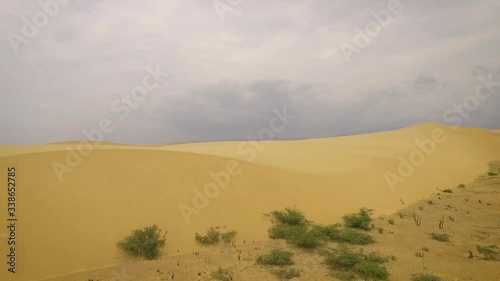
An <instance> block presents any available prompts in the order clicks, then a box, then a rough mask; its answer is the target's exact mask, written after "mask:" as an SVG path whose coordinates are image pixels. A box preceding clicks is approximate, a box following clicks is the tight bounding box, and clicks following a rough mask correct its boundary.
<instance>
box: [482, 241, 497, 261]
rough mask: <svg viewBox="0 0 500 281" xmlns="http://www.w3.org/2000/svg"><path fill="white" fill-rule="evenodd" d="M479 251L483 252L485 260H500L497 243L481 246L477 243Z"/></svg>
mask: <svg viewBox="0 0 500 281" xmlns="http://www.w3.org/2000/svg"><path fill="white" fill-rule="evenodd" d="M476 247H477V251H478V252H479V253H480V254H483V256H484V259H485V260H497V261H500V251H499V250H498V247H497V246H496V245H489V246H486V247H481V246H479V245H476Z"/></svg>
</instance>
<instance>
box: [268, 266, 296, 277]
mask: <svg viewBox="0 0 500 281" xmlns="http://www.w3.org/2000/svg"><path fill="white" fill-rule="evenodd" d="M273 273H274V275H276V276H277V277H278V278H280V279H292V278H295V277H300V270H299V269H298V268H295V267H289V268H280V269H276V270H274V271H273Z"/></svg>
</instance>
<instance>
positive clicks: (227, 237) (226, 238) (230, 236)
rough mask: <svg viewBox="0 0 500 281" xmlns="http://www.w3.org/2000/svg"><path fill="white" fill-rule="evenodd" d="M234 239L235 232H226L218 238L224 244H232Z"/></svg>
mask: <svg viewBox="0 0 500 281" xmlns="http://www.w3.org/2000/svg"><path fill="white" fill-rule="evenodd" d="M235 237H236V231H228V232H225V233H222V234H221V235H220V238H221V239H222V241H223V242H224V243H226V244H229V243H231V242H233V241H234V238H235Z"/></svg>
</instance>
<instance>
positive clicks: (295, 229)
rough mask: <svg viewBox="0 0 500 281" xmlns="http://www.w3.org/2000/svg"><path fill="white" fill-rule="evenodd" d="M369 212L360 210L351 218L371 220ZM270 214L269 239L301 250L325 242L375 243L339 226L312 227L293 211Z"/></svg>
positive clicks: (361, 234)
mask: <svg viewBox="0 0 500 281" xmlns="http://www.w3.org/2000/svg"><path fill="white" fill-rule="evenodd" d="M370 212H371V210H367V209H362V210H361V212H360V214H353V216H354V217H356V216H361V220H362V221H366V217H364V216H366V215H368V219H370V220H371V218H370V217H369V214H370ZM271 214H272V216H273V217H274V225H273V226H272V227H271V228H270V229H269V230H268V233H269V237H270V238H272V239H285V240H286V241H287V242H288V243H291V244H293V245H295V246H298V247H301V248H309V249H312V248H316V247H318V246H320V245H322V244H324V243H325V242H327V241H333V242H342V243H349V244H354V245H367V244H371V243H374V242H375V240H374V239H373V237H372V236H371V235H369V234H368V233H364V232H361V231H358V230H356V229H352V228H342V225H340V224H333V225H327V226H322V225H313V224H311V223H310V222H309V221H308V220H307V219H306V218H305V217H304V216H303V215H302V213H301V212H300V211H297V210H294V209H285V211H274V212H272V213H271ZM348 216H349V215H348ZM368 225H370V222H368Z"/></svg>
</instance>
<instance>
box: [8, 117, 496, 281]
mask: <svg viewBox="0 0 500 281" xmlns="http://www.w3.org/2000/svg"><path fill="white" fill-rule="evenodd" d="M424 140H427V141H426V143H427V146H423V147H424V148H423V150H426V149H427V150H426V151H423V152H419V151H421V150H422V148H419V145H417V144H416V142H417V143H421V144H422V143H424ZM436 140H437V141H436ZM253 145H254V144H249V143H246V142H214V143H194V144H178V145H164V146H156V145H155V146H137V145H136V146H128V145H118V144H111V143H102V144H94V145H93V146H92V151H90V152H88V155H86V156H82V157H81V159H79V160H78V159H77V160H75V158H74V157H73V158H71V157H70V156H68V155H69V153H77V152H75V151H77V150H78V147H79V144H78V143H76V142H68V143H57V144H48V145H40V146H8V147H0V167H2V171H7V168H8V167H12V166H13V167H16V170H17V194H16V196H17V210H16V212H17V217H18V219H19V220H18V222H17V245H18V247H17V268H16V274H15V275H14V274H9V273H8V272H7V270H6V269H5V263H4V262H2V264H3V265H2V267H3V268H2V269H1V273H0V279H1V280H51V279H52V280H87V279H83V278H91V277H88V276H101V277H99V278H98V277H95V278H94V280H113V278H115V277H113V275H112V274H111V275H110V273H109V272H110V268H119V267H116V265H117V264H120V263H121V262H123V260H122V258H121V255H120V253H119V252H118V250H117V248H116V242H117V241H119V240H120V239H122V238H123V237H124V236H126V235H127V234H129V233H130V231H131V230H133V229H138V228H142V227H145V226H149V225H152V224H154V223H157V224H158V226H159V227H160V228H162V229H165V230H168V235H167V245H166V247H165V257H164V258H163V261H164V264H163V266H165V267H168V266H169V264H168V263H167V262H170V263H172V261H173V260H175V259H176V257H184V259H185V260H187V264H183V265H184V269H183V270H184V271H185V272H186V273H185V274H188V273H187V272H191V270H195V271H196V269H195V266H196V264H198V263H199V260H197V259H201V258H202V257H205V258H207V257H206V256H204V255H210V253H216V254H213V255H215V256H221V257H224V256H225V255H224V253H226V252H227V255H228V256H230V255H231V249H225V248H223V249H213V250H210V251H208V252H207V250H206V249H203V252H202V254H201V255H200V256H197V257H196V258H193V257H192V254H191V253H192V252H193V251H197V250H200V247H199V246H198V245H197V244H196V243H195V240H194V233H195V232H204V231H205V230H206V229H207V228H209V227H211V226H216V225H218V226H225V227H227V228H229V229H234V230H237V231H238V238H237V241H238V242H239V243H240V245H241V247H242V249H246V250H248V251H250V250H251V249H254V248H255V247H259V248H260V249H267V248H272V247H274V246H275V245H273V243H280V242H277V241H269V239H268V237H267V229H268V227H269V221H268V220H267V219H265V218H264V217H263V215H262V214H263V213H267V212H270V211H272V210H276V209H282V208H284V207H291V206H293V207H296V208H298V209H300V210H302V211H303V212H304V213H305V214H306V215H307V217H309V218H313V219H314V221H315V222H318V223H332V222H338V221H340V218H341V216H342V215H344V214H345V213H349V212H355V211H357V210H358V209H359V208H361V207H369V208H372V209H374V210H375V217H378V216H380V215H382V216H384V215H385V214H395V213H396V212H398V210H405V209H404V208H416V207H415V206H417V205H416V204H418V203H419V202H420V200H422V199H424V198H428V197H429V196H431V194H432V193H436V192H437V189H443V188H455V187H456V186H457V185H459V184H462V183H470V182H472V181H473V180H474V179H475V178H477V177H478V175H482V174H484V173H486V172H487V171H488V170H489V169H490V167H489V166H488V164H489V163H491V162H492V161H495V160H499V159H500V134H499V132H498V131H490V130H485V129H480V128H453V127H449V126H445V125H441V124H435V123H425V124H420V125H416V126H412V127H408V128H404V129H400V130H395V131H388V132H380V133H374V134H366V135H355V136H346V137H335V138H324V139H311V140H300V141H270V142H266V143H259V144H257V147H256V148H254V146H253ZM80 148H81V147H80ZM71 151H73V152H71ZM425 152H427V154H426V153H425ZM417 154H418V155H423V158H422V157H421V158H422V160H418V161H420V162H419V163H418V165H413V164H411V163H410V164H409V165H410V166H411V167H410V171H409V172H408V173H405V174H404V175H402V174H401V173H400V172H398V168H399V166H400V165H401V161H406V160H407V159H408V157H410V156H411V155H414V156H415V155H417ZM68 157H69V158H68ZM77 158H78V157H77ZM68 159H70V160H71V161H69V162H68ZM401 159H406V160H401ZM56 162H57V163H59V164H61V165H66V166H67V167H68V168H67V169H68V171H69V172H67V173H64V174H63V175H62V177H61V174H59V177H58V174H57V172H55V171H54V165H55V164H54V163H56ZM228 165H229V166H231V169H228ZM58 167H61V166H60V165H59V166H58ZM232 171H234V174H233V175H231V172H232ZM211 172H212V173H215V174H218V175H221V173H228V174H229V177H228V178H229V184H228V185H227V186H225V187H220V188H218V192H217V194H216V195H214V196H211V197H213V198H206V199H204V200H196V201H197V202H198V203H200V202H201V203H200V204H201V205H207V206H202V207H201V208H196V206H194V205H193V198H196V197H195V194H196V193H195V192H194V191H193V189H196V190H197V192H200V193H202V194H203V192H204V187H205V186H207V184H212V186H213V185H214V184H217V180H215V179H214V178H213V176H211ZM388 173H391V174H392V175H394V176H396V177H399V181H397V183H396V184H392V185H391V184H390V183H388V181H387V178H386V177H387V175H388ZM4 174H5V175H1V176H0V177H1V178H2V182H4V183H6V176H7V175H6V172H4ZM60 179H62V181H61V180H60ZM393 179H394V177H393ZM393 183H394V182H393ZM478 186H480V185H478ZM478 188H479V187H478ZM497 189H498V187H497ZM463 192H470V193H471V195H470V196H474V195H475V194H476V193H474V190H473V189H465V190H464V191H463ZM495 194H496V195H495V196H497V195H498V191H497V193H495ZM457 195H458V193H454V194H453V195H450V199H449V200H462V199H463V198H461V199H456V197H457ZM435 196H437V195H435ZM209 197H210V196H209ZM485 199H488V196H485ZM436 200H439V199H436ZM496 200H497V201H496V202H495V203H494V204H491V205H490V206H488V207H491V209H492V210H494V212H496V213H495V214H496V215H497V216H498V213H499V208H500V207H499V204H500V202H498V196H497V197H496ZM450 202H451V203H453V204H458V203H457V202H458V201H456V202H455V201H450ZM403 203H404V204H403ZM451 203H450V204H451ZM1 204H3V205H5V204H6V203H5V202H4V201H2V203H1ZM442 204H444V202H443V203H442ZM442 204H441V205H442ZM483 205H485V204H483ZM483 205H481V207H486V206H483ZM180 206H184V210H186V206H190V207H192V208H193V209H191V210H195V212H194V213H193V214H191V215H189V216H188V215H186V212H185V211H184V214H183V212H182V211H181V210H180ZM407 206H408V207H407ZM432 208H437V207H436V206H432V207H429V208H427V206H426V208H425V211H427V212H428V215H429V216H432V215H435V216H438V215H439V214H437V213H434V212H432V211H431V210H432ZM471 208H472V207H471ZM474 208H476V207H474ZM3 209H6V206H2V212H1V214H2V220H4V219H3V218H4V217H5V213H4V212H5V211H4V210H3ZM429 209H431V210H429ZM471 210H472V209H471ZM405 212H410V210H409V209H408V210H406V211H405ZM393 216H395V215H393ZM462 216H464V218H465V215H464V214H462ZM472 216H474V219H475V220H477V222H478V223H482V222H484V223H485V224H486V223H487V222H488V220H489V219H488V216H490V215H486V214H482V213H480V212H478V213H473V215H472ZM456 217H459V215H456ZM497 218H498V217H497ZM429 220H434V218H432V217H431V218H429ZM459 222H460V219H457V226H453V229H450V231H455V230H457V231H459V230H460V227H459V226H458V223H459ZM2 223H4V222H2ZM375 223H376V224H379V222H378V221H376V222H375ZM381 223H384V225H385V226H384V228H387V229H390V228H391V227H393V228H395V229H394V231H393V232H394V233H396V234H397V233H401V234H403V235H404V237H406V239H401V236H398V235H393V236H387V235H386V236H381V237H377V239H378V240H380V241H379V244H380V245H385V246H384V247H385V248H384V250H385V251H387V252H388V253H387V254H395V255H396V256H398V257H399V256H402V258H405V256H407V258H408V260H410V257H411V258H412V261H413V263H414V264H409V265H408V267H415V268H418V267H419V266H420V265H419V263H420V261H419V260H418V259H417V260H415V259H414V251H413V249H412V247H413V246H415V243H416V244H418V245H417V246H418V247H422V246H425V245H420V244H422V243H421V242H420V241H421V240H422V239H424V238H423V237H424V236H423V234H420V232H421V231H420V232H419V234H415V235H412V234H411V233H412V231H413V230H414V227H413V225H412V224H413V221H412V220H411V219H408V220H402V221H401V223H396V224H395V225H394V226H388V225H387V222H381ZM447 225H448V224H447ZM494 226H496V225H494ZM410 227H411V228H412V230H410ZM423 227H424V226H423ZM449 227H450V228H452V226H449ZM491 227H493V225H492V226H491ZM419 230H422V229H419ZM462 231H465V230H462ZM493 231H494V232H492V233H489V234H488V235H490V236H494V235H496V237H497V238H498V237H499V235H498V231H499V230H498V229H496V230H493ZM465 232H466V231H465ZM468 233H469V232H466V234H464V235H468ZM0 234H1V232H0ZM419 235H420V236H419ZM452 235H459V234H452ZM394 237H399V238H397V239H399V240H401V241H403V242H400V243H399V244H398V243H395V244H394V245H393V246H392V247H393V248H392V249H391V248H388V247H390V246H387V245H390V243H392V242H391V239H392V240H396V238H394ZM0 239H1V237H0ZM399 240H398V241H399ZM243 241H245V242H247V243H245V244H243ZM250 241H252V243H250ZM405 243H406V244H405ZM471 243H472V242H471ZM496 243H497V244H498V241H496ZM377 245H378V244H375V245H374V246H373V247H377ZM472 245H474V244H472ZM245 247H246V248H245ZM415 247H416V246H415ZM429 247H431V253H430V254H429V255H439V256H442V257H448V256H450V258H451V259H457V260H458V259H459V258H458V257H456V256H454V255H453V254H450V251H451V250H449V249H450V248H449V247H448V246H446V245H431V244H430V242H429ZM456 247H461V249H460V251H462V250H464V249H465V254H466V248H467V247H470V245H465V244H464V242H460V243H457V245H456ZM247 248H248V249H247ZM462 248H463V249H462ZM7 249H8V245H7V243H5V240H4V239H2V241H1V242H0V252H1V253H5V252H7ZM454 249H455V248H454ZM434 250H436V251H435V252H434ZM412 251H413V252H412ZM462 252H463V251H462ZM437 253H439V254H437ZM453 253H454V252H453ZM169 255H170V256H169ZM304 255H305V254H304ZM456 255H458V254H456ZM2 256H3V255H2ZM249 256H250V253H249ZM187 257H191V259H189V258H187ZM304 260H307V259H306V258H304ZM435 260H438V259H437V256H436V259H435ZM464 260H465V262H468V261H467V259H464ZM251 261H252V259H251V258H248V263H249V264H251ZM189 262H191V263H192V264H191V265H189V268H188V263H189ZM222 262H224V263H228V261H226V260H224V259H223V258H221V263H222ZM474 262H476V261H474ZM479 262H481V261H479V260H478V261H477V263H479ZM158 263H159V262H147V263H145V262H139V263H133V264H130V265H129V266H128V267H127V268H128V270H130V271H131V272H134V274H131V275H134V276H136V277H134V278H135V279H127V280H154V279H148V278H154V272H153V274H150V276H149V275H147V274H149V273H147V274H146V273H144V271H147V272H150V271H148V270H151V269H152V268H153V267H155V265H157V264H158ZM205 264H206V263H205ZM485 264H486V262H485ZM216 265H217V259H216V258H214V259H213V260H211V264H210V266H216ZM110 266H115V267H110ZM483 266H489V268H490V269H491V270H489V273H487V275H484V277H485V279H481V280H494V279H491V278H493V277H492V276H498V275H491V274H495V273H496V272H495V271H494V269H495V268H498V264H494V263H490V264H486V265H483V264H481V267H479V268H478V270H479V269H481V268H483V269H484V267H483ZM495 266H496V267H495ZM315 267H317V268H315ZM429 267H431V265H429ZM309 268H310V269H309V271H313V272H314V274H312V273H311V274H310V275H307V273H306V275H305V276H310V278H309V279H307V278H306V279H303V280H323V279H321V278H323V277H324V276H325V274H328V271H327V270H326V269H325V268H321V265H320V264H317V265H311V266H310V267H309ZM311 268H313V269H314V270H312V269H311ZM432 268H433V269H435V270H442V271H449V272H452V271H454V270H455V269H453V268H439V269H438V268H437V267H432ZM389 269H390V271H391V273H393V275H395V276H398V274H399V276H406V275H405V274H409V273H408V272H407V271H406V269H405V268H404V264H401V263H397V266H396V265H392V268H391V266H389ZM117 270H118V269H117ZM155 270H156V269H155ZM162 270H164V271H166V272H167V271H169V269H168V268H165V269H162ZM460 270H461V271H464V272H463V273H462V275H457V276H467V274H468V273H470V270H469V269H468V268H467V267H463V268H461V269H460ZM467 270H469V272H467ZM455 271H456V270H455ZM141 272H143V273H141ZM179 272H182V270H181V269H179V270H178V277H177V278H176V280H177V279H178V280H193V279H191V277H185V278H186V279H182V277H179V276H182V275H179V274H182V273H179ZM248 272H252V273H248V276H250V277H249V278H248V279H241V280H257V279H252V278H259V280H266V279H265V278H272V276H270V277H269V276H267V275H266V273H265V272H259V271H252V270H250V271H248ZM89 274H94V275H89ZM141 274H142V275H141ZM144 274H146V275H144ZM243 274H246V272H243V273H241V274H240V275H242V276H243ZM252 274H254V275H252ZM259 274H260V275H259ZM464 274H465V275H464ZM488 274H490V275H488ZM137 276H139V277H137ZM148 276H149V277H148ZM186 276H187V275H186ZM266 276H267V277H266ZM179 278H180V279H179ZM313 278H314V279H313ZM316 278H319V279H316ZM329 278H330V279H331V280H335V279H333V278H332V277H329ZM457 278H458V277H457ZM115 279H116V278H115ZM158 280H161V279H158ZM200 280H205V279H200ZM207 280H208V279H207ZM237 280H240V279H237ZM269 280H272V279H269ZM391 280H405V279H391ZM456 280H480V279H456Z"/></svg>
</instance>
